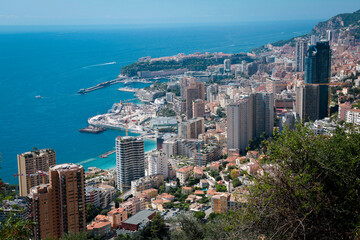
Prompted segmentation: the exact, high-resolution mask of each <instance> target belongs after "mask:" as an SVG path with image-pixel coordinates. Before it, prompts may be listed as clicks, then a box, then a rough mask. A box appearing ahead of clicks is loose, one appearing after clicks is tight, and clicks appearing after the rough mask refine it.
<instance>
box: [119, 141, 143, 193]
mask: <svg viewBox="0 0 360 240" xmlns="http://www.w3.org/2000/svg"><path fill="white" fill-rule="evenodd" d="M115 143H116V174H117V189H119V190H120V191H122V189H123V188H124V189H130V186H131V181H133V180H137V179H139V178H141V177H144V176H145V156H144V140H142V139H140V138H135V137H117V138H116V141H115Z"/></svg>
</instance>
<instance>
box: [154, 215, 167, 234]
mask: <svg viewBox="0 0 360 240" xmlns="http://www.w3.org/2000/svg"><path fill="white" fill-rule="evenodd" d="M166 235H167V229H166V225H165V222H164V219H163V218H162V217H161V216H160V214H159V213H157V214H156V215H155V216H154V217H153V219H151V223H150V236H151V238H152V239H163V238H164V237H166Z"/></svg>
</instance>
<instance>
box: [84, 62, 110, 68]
mask: <svg viewBox="0 0 360 240" xmlns="http://www.w3.org/2000/svg"><path fill="white" fill-rule="evenodd" d="M113 64H116V62H108V63H100V64H94V65H89V66H86V67H83V68H93V67H101V66H106V65H113Z"/></svg>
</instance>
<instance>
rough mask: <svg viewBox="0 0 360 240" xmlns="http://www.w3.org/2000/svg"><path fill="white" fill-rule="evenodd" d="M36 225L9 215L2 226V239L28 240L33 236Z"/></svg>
mask: <svg viewBox="0 0 360 240" xmlns="http://www.w3.org/2000/svg"><path fill="white" fill-rule="evenodd" d="M35 225H36V223H35V222H32V221H31V220H23V219H21V218H16V217H15V216H14V215H9V216H8V217H7V218H6V219H5V220H4V221H3V222H1V224H0V226H1V228H0V239H12V240H23V239H24V240H25V239H26V240H27V239H30V238H31V237H32V236H33V231H32V230H33V228H34V227H35Z"/></svg>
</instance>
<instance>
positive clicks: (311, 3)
mask: <svg viewBox="0 0 360 240" xmlns="http://www.w3.org/2000/svg"><path fill="white" fill-rule="evenodd" d="M359 8H360V0H0V25H68V24H71V25H74V24H75V25H78V24H147V23H149V24H155V23H170V24H171V23H214V22H216V23H222V22H253V21H278V20H302V19H328V18H329V17H331V16H334V15H336V14H338V13H344V12H354V11H356V10H358V9H359Z"/></svg>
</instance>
